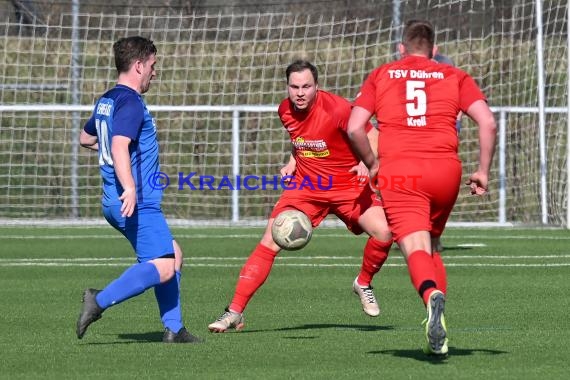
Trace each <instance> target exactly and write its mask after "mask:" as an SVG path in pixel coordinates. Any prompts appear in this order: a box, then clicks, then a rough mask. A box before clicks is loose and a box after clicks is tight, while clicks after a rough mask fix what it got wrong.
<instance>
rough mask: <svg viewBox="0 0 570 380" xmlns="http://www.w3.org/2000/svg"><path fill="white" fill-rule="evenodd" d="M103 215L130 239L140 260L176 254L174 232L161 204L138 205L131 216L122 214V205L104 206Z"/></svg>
mask: <svg viewBox="0 0 570 380" xmlns="http://www.w3.org/2000/svg"><path fill="white" fill-rule="evenodd" d="M103 215H104V216H105V219H107V222H109V224H110V225H112V226H113V227H115V228H116V229H117V230H118V231H119V232H121V233H122V234H123V235H124V236H125V237H126V238H127V239H128V240H129V242H130V243H131V245H132V246H133V249H134V250H135V253H136V254H137V260H138V261H139V262H141V263H142V262H145V261H149V260H152V259H156V258H159V257H163V256H167V255H174V246H173V245H172V240H173V238H172V234H171V233H170V229H169V228H168V225H167V224H166V219H165V218H164V215H163V214H162V210H161V209H160V206H159V205H151V206H148V205H145V206H140V205H137V207H136V209H135V212H134V213H133V215H132V216H131V217H129V218H125V217H123V216H122V215H121V205H113V206H103ZM172 257H174V256H172Z"/></svg>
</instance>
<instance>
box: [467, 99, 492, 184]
mask: <svg viewBox="0 0 570 380" xmlns="http://www.w3.org/2000/svg"><path fill="white" fill-rule="evenodd" d="M467 115H468V116H469V117H470V118H472V119H473V120H474V121H475V122H476V123H477V125H478V127H479V167H478V168H477V171H476V172H475V173H473V174H472V175H471V177H470V178H469V180H468V181H467V185H469V186H470V187H471V194H476V195H482V194H485V192H487V188H488V181H489V172H490V170H491V163H492V161H493V155H494V154H495V140H496V137H497V123H496V121H495V116H494V115H493V112H492V111H491V109H490V108H489V106H488V105H487V102H486V101H484V100H477V101H475V102H474V103H473V104H471V105H470V106H469V108H468V109H467Z"/></svg>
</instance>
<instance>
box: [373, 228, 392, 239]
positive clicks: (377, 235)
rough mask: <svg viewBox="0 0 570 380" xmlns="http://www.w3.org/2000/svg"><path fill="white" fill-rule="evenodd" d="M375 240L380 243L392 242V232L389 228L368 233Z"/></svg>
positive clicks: (376, 229)
mask: <svg viewBox="0 0 570 380" xmlns="http://www.w3.org/2000/svg"><path fill="white" fill-rule="evenodd" d="M368 234H369V235H370V236H372V237H373V238H374V239H376V240H379V241H391V240H392V232H390V229H389V228H388V227H386V228H381V227H380V228H375V229H374V230H372V231H370V232H369V233H368Z"/></svg>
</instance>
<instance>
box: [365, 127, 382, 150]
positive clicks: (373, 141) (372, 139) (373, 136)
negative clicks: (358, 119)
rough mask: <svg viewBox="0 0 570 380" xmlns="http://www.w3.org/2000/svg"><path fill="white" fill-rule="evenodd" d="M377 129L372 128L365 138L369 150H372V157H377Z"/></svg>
mask: <svg viewBox="0 0 570 380" xmlns="http://www.w3.org/2000/svg"><path fill="white" fill-rule="evenodd" d="M378 134H379V133H378V128H376V127H374V126H373V127H372V128H370V130H369V131H368V134H367V137H368V142H369V143H370V148H371V149H372V153H374V156H376V157H378Z"/></svg>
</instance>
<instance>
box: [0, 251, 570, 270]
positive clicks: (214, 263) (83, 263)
mask: <svg viewBox="0 0 570 380" xmlns="http://www.w3.org/2000/svg"><path fill="white" fill-rule="evenodd" d="M568 258H570V255H569V254H562V255H547V256H528V255H515V256H504V255H500V256H499V255H488V256H487V255H476V256H475V255H474V256H466V255H464V256H448V257H447V258H446V261H447V262H446V267H459V268H463V267H464V268H469V267H513V268H514V267H516V268H539V267H544V268H546V267H568V266H570V262H550V263H545V262H538V263H536V262H535V263H525V262H520V261H519V262H512V261H513V260H541V259H546V260H549V261H550V260H551V259H555V260H562V261H564V259H568ZM185 259H186V263H187V265H188V266H193V267H216V268H234V267H241V266H242V265H243V263H244V262H245V260H246V259H247V258H246V257H245V256H244V257H210V256H203V257H186V258H185ZM394 259H397V260H398V261H402V257H401V256H396V257H394ZM462 259H469V261H468V262H455V260H462ZM295 260H298V261H304V262H301V263H299V262H298V263H295V262H291V261H295ZM310 260H315V261H320V260H324V261H326V260H328V261H329V262H314V263H307V262H306V261H310ZM341 260H342V261H345V262H338V261H341ZM391 260H393V259H391ZM471 260H479V262H472V261H471ZM487 260H491V261H493V260H508V261H509V263H491V262H486V261H487ZM208 261H209V262H208ZM232 261H233V262H235V263H231V262H232ZM236 261H239V262H236ZM330 261H337V262H334V263H331V262H330ZM351 261H352V262H351ZM360 261H361V257H360V256H347V257H342V256H292V257H277V260H276V262H275V266H281V267H300V268H302V267H309V268H314V267H323V268H326V267H351V268H353V267H359V266H360ZM450 261H451V262H450ZM481 261H482V262H481ZM228 262H230V263H228ZM134 263H135V260H134V258H127V257H108V258H89V257H77V258H60V257H58V258H13V259H10V258H0V267H17V266H20V267H126V266H129V265H132V264H134ZM384 266H387V267H405V263H403V262H400V263H392V262H390V263H386V264H385V265H384Z"/></svg>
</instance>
